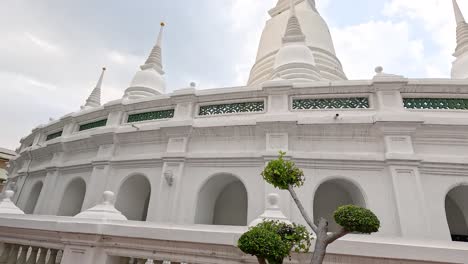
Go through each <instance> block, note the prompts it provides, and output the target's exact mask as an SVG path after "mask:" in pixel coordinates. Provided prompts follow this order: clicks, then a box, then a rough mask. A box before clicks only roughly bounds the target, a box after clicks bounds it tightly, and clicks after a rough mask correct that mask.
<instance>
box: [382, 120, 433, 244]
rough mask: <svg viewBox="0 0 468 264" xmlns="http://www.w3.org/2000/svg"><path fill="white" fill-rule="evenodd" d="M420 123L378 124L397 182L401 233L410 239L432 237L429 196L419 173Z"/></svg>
mask: <svg viewBox="0 0 468 264" xmlns="http://www.w3.org/2000/svg"><path fill="white" fill-rule="evenodd" d="M420 124H421V123H420V122H408V123H397V122H391V123H390V122H389V123H385V124H378V126H379V127H380V129H381V131H382V132H383V136H384V141H385V159H386V163H387V164H388V170H389V173H390V176H391V180H392V183H393V186H392V187H393V193H394V199H395V205H396V208H397V212H396V213H397V219H398V220H399V226H400V232H401V235H402V236H403V237H406V238H418V239H424V238H428V237H430V230H429V225H428V219H427V211H426V201H425V195H424V191H423V187H422V183H421V178H420V174H419V165H420V162H421V161H420V159H419V158H418V156H417V155H416V153H415V152H414V149H413V142H412V137H411V135H412V133H413V132H414V131H415V130H416V129H417V127H418V126H419V125H420Z"/></svg>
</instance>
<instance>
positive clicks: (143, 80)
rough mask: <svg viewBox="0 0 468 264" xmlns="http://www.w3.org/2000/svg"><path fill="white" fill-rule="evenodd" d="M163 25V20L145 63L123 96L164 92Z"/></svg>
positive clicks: (144, 95) (132, 96)
mask: <svg viewBox="0 0 468 264" xmlns="http://www.w3.org/2000/svg"><path fill="white" fill-rule="evenodd" d="M165 25H166V24H165V23H164V22H161V29H160V30H159V34H158V39H157V41H156V45H155V46H154V47H153V49H152V50H151V53H150V55H149V56H148V59H147V60H146V62H145V64H144V65H142V66H140V68H141V70H140V71H138V72H137V73H136V74H135V77H133V80H132V82H131V83H130V87H129V88H128V89H127V90H125V95H124V97H125V98H127V99H140V98H145V97H148V96H154V95H158V94H164V93H165V91H166V81H165V79H164V71H163V65H162V41H163V32H164V27H165Z"/></svg>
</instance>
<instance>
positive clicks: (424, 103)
mask: <svg viewBox="0 0 468 264" xmlns="http://www.w3.org/2000/svg"><path fill="white" fill-rule="evenodd" d="M403 103H404V105H405V108H407V109H448V110H468V99H462V98H461V99H458V98H404V99H403Z"/></svg>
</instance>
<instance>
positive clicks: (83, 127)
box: [79, 119, 107, 131]
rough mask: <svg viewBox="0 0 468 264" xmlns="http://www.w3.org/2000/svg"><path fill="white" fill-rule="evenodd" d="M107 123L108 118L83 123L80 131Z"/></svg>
mask: <svg viewBox="0 0 468 264" xmlns="http://www.w3.org/2000/svg"><path fill="white" fill-rule="evenodd" d="M106 124H107V119H103V120H99V121H95V122H91V123H87V124H83V125H80V128H79V131H85V130H89V129H93V128H97V127H103V126H106Z"/></svg>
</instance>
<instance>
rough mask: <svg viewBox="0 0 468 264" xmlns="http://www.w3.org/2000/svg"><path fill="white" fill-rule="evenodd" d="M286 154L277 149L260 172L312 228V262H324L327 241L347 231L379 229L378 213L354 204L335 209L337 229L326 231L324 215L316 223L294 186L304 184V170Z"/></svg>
mask: <svg viewBox="0 0 468 264" xmlns="http://www.w3.org/2000/svg"><path fill="white" fill-rule="evenodd" d="M285 155H286V153H285V152H280V156H279V158H278V159H276V160H272V161H270V162H269V163H268V164H267V166H266V167H265V169H264V170H263V172H262V176H263V179H265V181H267V182H268V183H270V184H272V185H273V186H275V187H276V188H278V189H281V190H288V191H289V193H290V194H291V197H292V198H293V200H294V202H295V203H296V205H297V207H298V208H299V211H300V212H301V214H302V216H303V217H304V220H305V221H306V222H307V224H308V225H309V226H310V228H312V230H313V231H314V233H315V235H316V243H315V248H314V253H313V255H312V261H311V263H312V264H321V263H323V259H324V258H325V254H326V250H327V247H328V245H329V244H331V243H333V242H335V241H336V240H337V239H339V238H341V237H343V236H345V235H347V234H349V233H354V232H357V233H365V234H370V233H374V232H377V231H379V228H380V221H379V219H378V218H377V216H376V215H375V214H374V213H373V212H372V211H370V210H368V209H365V208H361V207H359V206H354V205H347V206H342V207H339V208H338V209H337V210H336V211H335V213H334V218H335V221H336V223H337V224H339V225H340V226H341V229H340V230H339V231H337V232H331V233H329V232H328V221H327V220H326V219H324V218H321V219H320V220H319V222H318V224H317V225H316V224H315V223H314V222H313V221H312V220H311V218H310V217H309V215H308V214H307V212H306V210H305V209H304V206H303V205H302V203H301V201H300V200H299V198H298V196H297V194H296V191H295V190H294V188H295V187H301V186H302V185H304V181H305V177H304V172H303V171H302V170H301V169H299V168H298V167H296V165H295V163H294V162H292V161H289V160H285V159H284V156H285Z"/></svg>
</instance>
